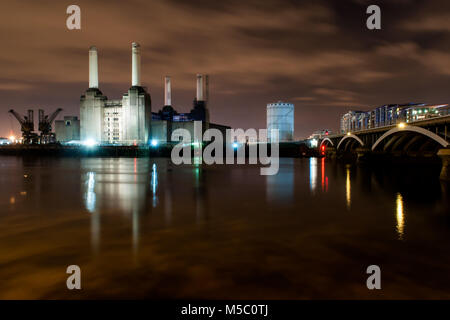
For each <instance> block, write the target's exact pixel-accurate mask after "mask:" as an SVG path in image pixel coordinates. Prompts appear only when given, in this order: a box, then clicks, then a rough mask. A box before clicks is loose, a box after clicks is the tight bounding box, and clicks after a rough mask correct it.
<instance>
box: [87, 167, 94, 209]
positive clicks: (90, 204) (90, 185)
mask: <svg viewBox="0 0 450 320" xmlns="http://www.w3.org/2000/svg"><path fill="white" fill-rule="evenodd" d="M86 184H87V187H86V196H85V203H86V209H87V210H88V211H89V212H91V213H92V212H94V210H95V200H96V196H95V172H92V171H90V172H88V173H87V182H86Z"/></svg>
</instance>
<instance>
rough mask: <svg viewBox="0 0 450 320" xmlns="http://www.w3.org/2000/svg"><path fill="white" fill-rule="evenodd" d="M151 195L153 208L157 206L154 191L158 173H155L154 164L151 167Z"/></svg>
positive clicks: (156, 186)
mask: <svg viewBox="0 0 450 320" xmlns="http://www.w3.org/2000/svg"><path fill="white" fill-rule="evenodd" d="M151 184H152V193H153V197H152V199H153V208H155V207H156V205H157V204H158V197H157V196H156V189H157V188H158V172H157V171H156V163H154V164H153V166H152V180H151Z"/></svg>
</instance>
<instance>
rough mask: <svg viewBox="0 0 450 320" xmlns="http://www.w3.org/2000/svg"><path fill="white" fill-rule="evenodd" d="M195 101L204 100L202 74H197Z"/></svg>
mask: <svg viewBox="0 0 450 320" xmlns="http://www.w3.org/2000/svg"><path fill="white" fill-rule="evenodd" d="M197 101H204V99H203V75H202V74H197Z"/></svg>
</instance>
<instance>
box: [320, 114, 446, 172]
mask: <svg viewBox="0 0 450 320" xmlns="http://www.w3.org/2000/svg"><path fill="white" fill-rule="evenodd" d="M449 125H450V116H444V117H437V118H431V119H426V120H421V121H415V122H411V123H403V122H401V123H398V124H395V125H390V126H384V127H378V128H373V129H368V130H361V131H355V132H347V133H346V134H339V135H331V136H328V137H326V138H324V139H322V140H321V141H320V144H319V148H320V150H326V151H325V153H327V155H328V154H331V155H336V154H337V155H339V154H349V153H350V154H352V153H354V154H357V155H358V157H359V156H360V155H364V154H395V155H405V156H413V157H417V156H424V157H427V156H433V155H439V156H440V157H441V158H442V160H443V164H444V167H445V165H446V163H447V162H446V161H450V159H449V156H450V136H449V135H450V132H449V131H448V129H449V128H450V126H449ZM443 169H444V168H443ZM446 174H447V175H448V176H449V179H450V173H446ZM441 176H442V174H441Z"/></svg>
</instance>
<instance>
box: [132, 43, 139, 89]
mask: <svg viewBox="0 0 450 320" xmlns="http://www.w3.org/2000/svg"><path fill="white" fill-rule="evenodd" d="M131 46H132V49H131V52H132V57H131V85H132V86H140V85H141V46H140V45H139V44H138V43H136V42H133V43H132V45H131Z"/></svg>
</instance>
